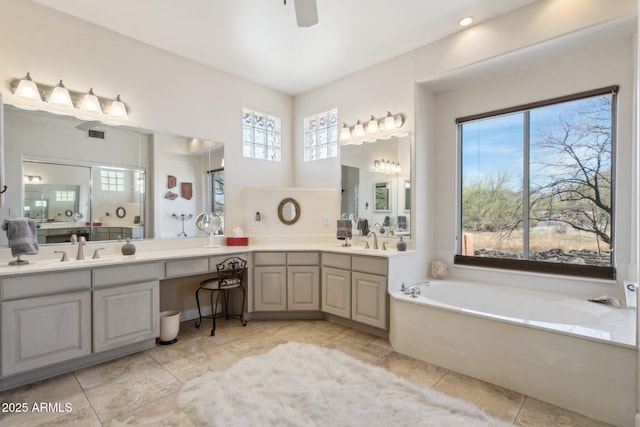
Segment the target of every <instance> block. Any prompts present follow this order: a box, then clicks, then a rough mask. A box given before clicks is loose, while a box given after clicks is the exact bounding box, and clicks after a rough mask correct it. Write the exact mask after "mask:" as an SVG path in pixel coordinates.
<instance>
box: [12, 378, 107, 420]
mask: <svg viewBox="0 0 640 427" xmlns="http://www.w3.org/2000/svg"><path fill="white" fill-rule="evenodd" d="M0 402H12V403H24V404H26V412H19V413H18V412H14V413H2V414H0V426H1V427H5V426H11V427H15V426H36V425H40V424H43V423H47V422H53V421H56V420H62V419H65V418H66V419H68V420H71V419H75V418H76V416H77V415H80V416H82V414H88V413H87V412H86V411H87V410H88V411H89V413H93V411H92V410H91V408H90V406H89V401H88V400H87V398H86V396H85V395H84V392H83V391H82V388H81V387H80V384H79V383H78V381H77V380H76V378H75V376H74V375H73V374H65V375H61V376H59V377H55V378H51V379H48V380H44V381H39V382H37V383H34V384H29V385H26V386H23V387H18V388H15V389H13V390H9V391H5V392H2V393H0ZM41 403H51V404H53V407H51V408H50V409H48V408H49V407H47V408H43V407H41V406H40V404H41ZM66 404H70V412H65V411H66V410H67V407H66ZM34 405H35V407H34ZM94 417H95V414H94ZM87 425H91V424H87Z"/></svg>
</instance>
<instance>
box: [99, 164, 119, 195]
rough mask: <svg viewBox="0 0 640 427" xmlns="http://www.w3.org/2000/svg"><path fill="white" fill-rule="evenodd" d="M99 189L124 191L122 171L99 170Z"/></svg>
mask: <svg viewBox="0 0 640 427" xmlns="http://www.w3.org/2000/svg"><path fill="white" fill-rule="evenodd" d="M100 189H101V190H102V191H124V172H120V171H114V170H104V169H102V170H100Z"/></svg>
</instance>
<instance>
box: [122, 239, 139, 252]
mask: <svg viewBox="0 0 640 427" xmlns="http://www.w3.org/2000/svg"><path fill="white" fill-rule="evenodd" d="M135 253H136V245H134V244H133V243H131V241H130V240H129V239H127V243H125V244H124V245H122V255H134V254H135Z"/></svg>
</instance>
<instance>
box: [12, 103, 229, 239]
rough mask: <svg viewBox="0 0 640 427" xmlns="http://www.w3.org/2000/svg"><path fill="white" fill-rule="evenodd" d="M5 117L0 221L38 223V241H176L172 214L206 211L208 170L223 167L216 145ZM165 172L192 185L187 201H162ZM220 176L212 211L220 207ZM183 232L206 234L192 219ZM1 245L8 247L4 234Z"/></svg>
mask: <svg viewBox="0 0 640 427" xmlns="http://www.w3.org/2000/svg"><path fill="white" fill-rule="evenodd" d="M4 112H5V126H4V134H5V135H4V136H5V162H6V167H5V180H6V183H7V185H8V188H9V189H8V191H7V193H5V204H4V208H3V209H1V210H0V221H2V219H4V218H6V217H16V216H22V215H24V216H28V217H31V218H34V219H36V221H37V222H38V223H39V227H40V228H39V241H40V243H41V244H47V243H59V242H65V241H68V237H70V235H71V234H78V233H80V234H82V235H86V238H87V240H113V239H125V238H127V237H129V238H134V239H136V238H158V237H175V236H176V233H177V232H178V230H177V227H178V224H177V223H176V221H175V220H174V219H173V218H172V217H171V215H172V214H173V213H178V214H182V213H185V214H194V215H197V214H198V213H199V212H203V211H205V210H206V211H209V210H210V209H211V208H208V205H211V204H212V203H213V202H212V200H213V199H214V197H212V196H211V195H209V194H208V191H209V190H208V188H209V186H208V185H207V179H208V176H209V175H208V174H207V171H210V170H211V169H215V168H216V167H218V166H219V165H220V163H221V162H222V159H223V156H224V154H223V153H224V152H223V148H224V146H223V144H221V143H215V142H212V141H205V140H197V139H193V138H186V137H179V136H174V135H168V134H166V133H161V132H154V131H145V130H140V129H134V128H130V127H126V126H109V125H105V124H103V123H100V122H91V121H83V120H80V119H77V118H74V117H69V116H57V115H53V114H50V113H46V112H42V111H25V110H21V109H18V108H16V107H13V106H11V105H5V106H4ZM210 165H211V166H210ZM168 175H172V176H175V177H176V178H177V182H178V188H179V187H180V185H181V184H182V183H186V184H192V186H193V191H192V196H191V198H189V199H187V198H186V197H182V196H179V197H177V198H176V199H175V200H169V199H165V198H164V195H165V194H166V193H167V191H169V189H168V187H167V176H168ZM220 176H221V175H220V174H217V175H216V179H217V183H218V185H217V186H216V187H215V188H216V192H217V193H216V196H215V201H216V203H217V205H216V206H217V208H216V209H217V211H220V209H221V207H222V206H223V205H224V195H223V194H221V192H222V191H223V188H224V187H223V186H222V185H221V184H222V178H220ZM222 176H223V175H222ZM151 190H153V191H151ZM211 192H212V191H211ZM73 231H75V233H72V232H73ZM186 233H187V235H188V236H189V237H195V236H203V235H205V233H203V232H202V231H200V230H198V229H197V228H196V225H195V222H194V221H190V222H189V223H188V224H186ZM54 236H57V237H54ZM2 244H4V245H6V244H7V243H6V236H4V233H0V245H2Z"/></svg>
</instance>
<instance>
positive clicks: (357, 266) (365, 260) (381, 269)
mask: <svg viewBox="0 0 640 427" xmlns="http://www.w3.org/2000/svg"><path fill="white" fill-rule="evenodd" d="M351 269H352V270H353V271H362V272H364V273H370V274H379V275H381V276H386V275H387V259H386V258H373V257H361V256H354V257H353V258H352V260H351Z"/></svg>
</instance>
